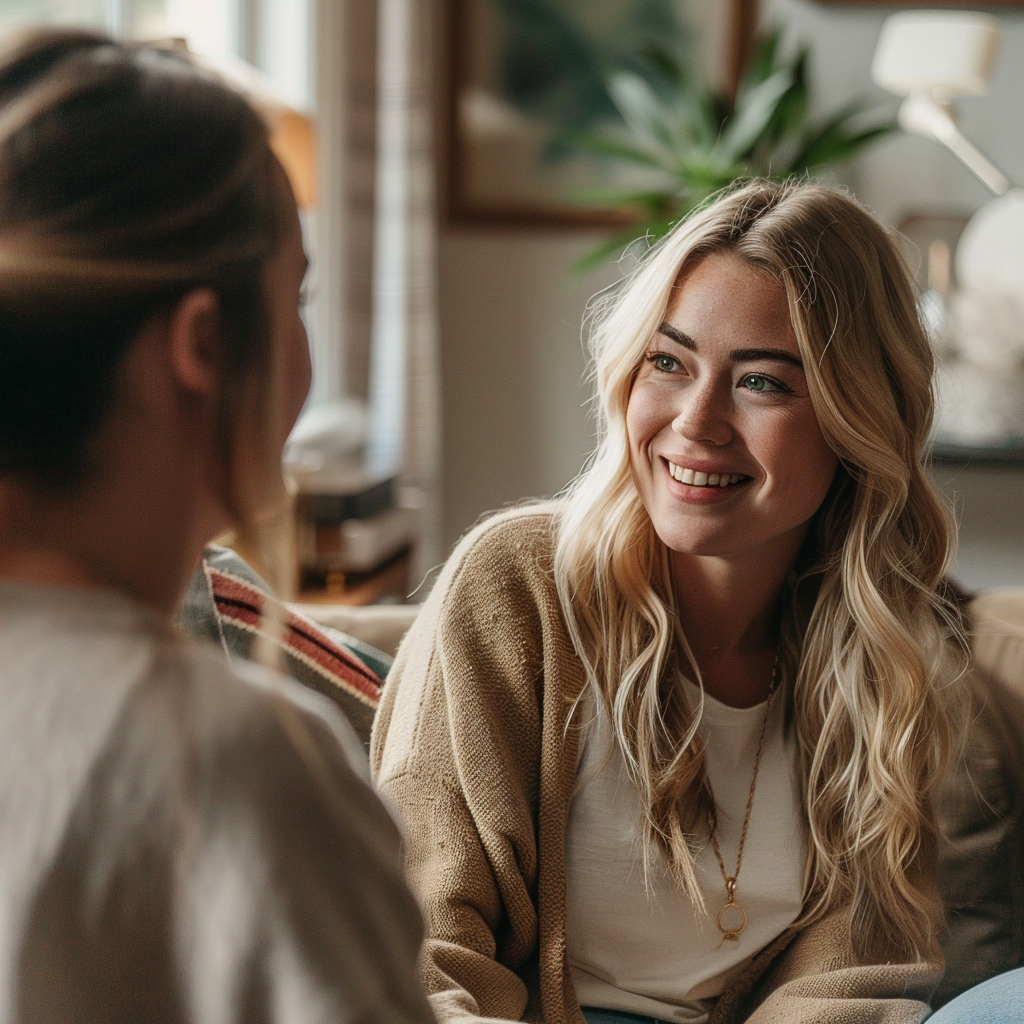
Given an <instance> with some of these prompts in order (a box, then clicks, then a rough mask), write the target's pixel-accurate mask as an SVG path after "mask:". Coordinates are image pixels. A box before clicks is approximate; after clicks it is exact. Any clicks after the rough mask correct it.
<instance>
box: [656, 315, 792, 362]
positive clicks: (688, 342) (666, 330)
mask: <svg viewBox="0 0 1024 1024" xmlns="http://www.w3.org/2000/svg"><path fill="white" fill-rule="evenodd" d="M658 333H659V334H664V335H665V337H666V338H671V339H672V341H674V342H675V343H676V344H677V345H682V346H683V348H686V349H689V350H690V351H691V352H696V351H697V343H696V342H695V341H694V340H693V338H691V337H690V336H689V335H688V334H684V333H683V332H682V331H680V330H679V329H678V328H675V327H673V326H672V325H671V324H662V325H661V326H660V327H659V328H658ZM729 358H730V359H731V360H732V361H733V362H734V363H751V362H756V361H758V360H761V359H770V360H773V361H774V362H777V363H789V364H790V366H795V367H796V368H797V369H798V370H802V369H803V368H804V364H803V363H802V362H801V361H800V359H799V358H798V357H797V356H795V355H793V353H792V352H787V351H786V350H785V349H784V348H734V349H733V350H732V351H731V352H730V353H729Z"/></svg>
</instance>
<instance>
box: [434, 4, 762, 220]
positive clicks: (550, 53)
mask: <svg viewBox="0 0 1024 1024" xmlns="http://www.w3.org/2000/svg"><path fill="white" fill-rule="evenodd" d="M448 5H449V7H448V10H449V18H448V39H447V51H448V61H447V83H446V84H447V88H446V103H445V106H446V110H445V115H446V116H445V125H444V128H445V131H444V134H445V136H446V138H445V144H444V145H443V147H442V151H443V154H444V160H443V165H442V168H441V171H442V174H441V180H442V193H443V197H444V209H445V213H446V220H447V221H448V222H449V223H453V224H480V225H483V224H490V225H508V226H524V227H529V226H536V227H551V226H594V227H600V226H614V225H623V224H628V223H630V222H632V221H634V220H635V216H636V215H635V212H633V211H630V210H624V209H620V208H616V207H614V206H608V205H606V204H604V203H602V202H601V201H600V200H599V197H598V192H599V187H600V185H601V184H602V181H601V174H600V167H599V166H598V164H597V163H596V162H595V161H594V159H593V158H590V157H586V156H583V155H581V154H579V153H578V152H574V151H573V148H572V146H571V144H570V143H569V142H567V140H570V139H571V136H572V133H573V132H574V131H587V130H588V129H590V128H592V127H594V126H595V125H596V124H599V123H600V121H601V118H607V117H608V116H609V115H610V114H611V113H612V109H611V107H610V100H609V98H608V96H607V92H606V90H605V89H604V79H603V76H604V75H605V74H606V72H607V69H608V68H609V67H624V68H625V69H629V67H630V64H629V62H630V60H635V59H636V55H637V54H638V53H641V52H643V50H644V48H645V46H648V45H656V46H658V47H661V48H663V49H665V50H668V51H674V52H676V53H680V54H685V59H686V60H688V61H691V62H694V65H693V66H694V70H695V72H696V73H697V74H698V75H699V77H700V79H701V81H703V82H704V83H705V84H707V85H710V86H713V87H715V88H717V89H719V90H720V91H721V92H723V93H724V94H726V95H728V96H731V95H733V94H734V93H735V88H736V84H737V82H738V80H739V76H740V72H741V70H742V68H743V66H744V65H745V63H746V59H747V56H748V54H749V52H750V49H751V46H752V42H753V37H754V30H755V25H756V17H757V2H756V0H723V2H716V3H708V2H707V0H610V2H605V3H602V4H600V5H597V4H593V3H588V2H587V0H448Z"/></svg>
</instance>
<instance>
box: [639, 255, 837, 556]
mask: <svg viewBox="0 0 1024 1024" xmlns="http://www.w3.org/2000/svg"><path fill="white" fill-rule="evenodd" d="M626 428H627V433H628V437H629V455H630V464H631V467H632V471H633V477H634V480H635V481H636V485H637V489H638V490H639V492H640V497H641V499H642V500H643V503H644V506H645V507H646V509H647V512H648V514H649V515H650V517H651V521H652V523H653V524H654V529H655V531H656V532H657V534H658V536H659V537H660V538H661V540H662V542H663V543H664V544H665V545H666V546H667V547H669V548H670V549H671V550H672V551H675V552H678V553H680V554H688V555H698V556H717V557H726V558H733V557H737V556H744V557H747V558H749V557H750V556H757V555H758V553H759V552H760V553H761V554H763V555H766V556H767V555H769V553H770V554H771V556H772V558H773V560H774V559H775V558H777V557H783V558H787V557H788V558H789V559H790V560H792V559H795V558H796V555H797V552H798V551H799V548H800V544H801V542H802V540H803V537H804V534H805V533H806V530H807V525H808V522H809V520H810V519H811V517H812V516H813V515H814V513H815V512H816V511H817V510H818V508H819V507H820V506H821V503H822V501H823V500H824V498H825V495H826V493H827V492H828V489H829V485H830V484H831V482H832V478H833V477H834V475H835V471H836V467H837V465H838V460H837V458H836V456H835V453H834V452H833V451H832V450H831V449H830V448H829V447H828V445H827V444H826V443H825V439H824V438H823V437H822V434H821V430H820V429H819V427H818V421H817V418H816V416H815V413H814V408H813V406H812V404H811V398H810V395H809V393H808V390H807V380H806V377H805V375H804V371H803V367H802V362H801V357H800V351H799V348H798V345H797V340H796V335H795V334H794V332H793V327H792V325H791V323H790V319H789V308H788V305H787V302H786V292H785V289H784V288H783V286H782V285H781V284H780V283H779V282H777V281H775V280H773V279H772V278H770V277H768V276H767V275H766V274H763V273H760V272H758V271H757V270H755V269H754V268H753V267H751V265H750V264H749V263H747V262H746V261H745V260H743V259H742V258H741V257H739V256H736V255H734V254H732V253H720V254H715V255H712V256H708V257H706V258H705V259H703V260H702V261H701V262H700V263H698V264H697V265H696V266H695V267H694V268H693V269H692V270H691V271H690V272H689V273H688V274H687V275H686V277H685V278H684V279H683V281H682V283H681V284H680V286H678V287H677V288H676V290H675V292H674V295H673V299H672V301H671V302H670V304H669V308H668V311H667V313H666V316H665V320H664V323H663V324H662V326H661V328H660V330H659V331H658V333H657V334H656V335H655V336H654V337H653V338H652V339H651V341H650V342H649V344H648V346H647V351H646V353H645V355H644V360H643V363H642V365H641V368H640V370H639V373H638V375H637V378H636V381H635V383H634V384H633V388H632V390H631V392H630V397H629V405H628V407H627V410H626Z"/></svg>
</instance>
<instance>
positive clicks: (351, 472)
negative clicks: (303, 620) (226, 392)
mask: <svg viewBox="0 0 1024 1024" xmlns="http://www.w3.org/2000/svg"><path fill="white" fill-rule="evenodd" d="M295 482H296V485H297V494H296V499H295V520H296V527H297V539H298V558H299V599H300V600H301V601H312V602H315V601H323V602H333V603H340V604H371V603H373V602H375V601H381V600H402V599H404V598H405V596H406V595H407V593H408V591H409V563H410V554H411V551H412V546H413V544H414V543H415V540H416V512H415V510H414V509H411V508H403V507H401V506H400V505H399V504H398V503H397V501H396V496H397V487H396V483H397V481H396V478H395V477H394V476H380V475H373V474H371V473H368V472H367V471H366V470H365V469H363V468H361V467H359V468H340V469H339V468H335V469H322V470H317V471H316V472H307V473H302V474H300V475H297V476H296V478H295Z"/></svg>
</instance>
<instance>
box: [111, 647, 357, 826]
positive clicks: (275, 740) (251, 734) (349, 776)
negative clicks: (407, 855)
mask: <svg viewBox="0 0 1024 1024" xmlns="http://www.w3.org/2000/svg"><path fill="white" fill-rule="evenodd" d="M104 760H105V765H104V769H103V771H102V772H101V777H103V778H106V779H107V780H108V781H109V782H110V784H111V785H112V786H114V787H115V788H116V786H117V785H118V784H119V780H123V779H126V778H134V779H137V780H140V781H142V780H144V784H143V786H142V793H143V794H144V795H145V799H143V800H142V801H140V803H139V813H140V814H144V813H146V810H145V808H146V806H148V810H149V813H150V814H152V815H153V816H155V818H160V817H162V816H163V811H162V810H161V805H163V804H165V803H166V802H167V801H169V800H172V798H173V801H176V802H178V803H179V805H180V806H185V807H189V808H191V810H190V814H191V815H193V817H194V820H196V821H199V822H206V824H207V825H208V826H211V827H213V825H214V822H215V819H216V818H217V817H218V815H219V814H220V813H221V810H223V809H225V808H227V807H232V808H234V813H240V812H241V813H244V815H245V816H246V817H249V818H250V819H252V820H257V819H259V820H261V821H263V822H264V823H265V824H266V825H267V827H271V826H273V814H270V813H267V812H268V810H270V809H274V813H275V814H277V813H280V814H282V815H283V818H282V821H284V820H287V818H288V816H289V814H290V813H291V809H294V810H295V811H296V812H298V809H299V807H300V806H301V807H302V808H303V809H304V810H303V812H302V813H306V814H309V813H311V812H312V806H311V804H310V797H311V796H312V798H313V803H316V802H317V801H319V802H321V803H323V805H324V808H327V806H328V805H331V806H334V805H335V804H336V803H337V800H336V794H337V793H341V794H343V799H342V802H343V803H345V804H347V805H349V806H350V809H352V810H354V809H355V807H356V806H357V805H360V806H361V807H362V813H367V812H370V813H372V812H373V809H372V807H370V805H369V804H368V802H367V801H366V800H365V798H364V795H363V794H362V790H363V789H366V788H367V782H366V780H367V779H368V777H369V773H368V768H367V765H366V762H365V754H364V753H363V750H362V747H361V745H360V743H359V741H358V739H357V738H356V737H355V735H354V733H353V731H352V728H351V726H349V725H348V723H347V722H346V721H345V720H344V718H343V717H342V715H341V714H340V713H339V712H338V711H337V709H336V708H335V707H334V706H333V705H332V704H331V702H330V701H329V700H328V699H327V698H325V697H323V696H321V695H319V694H316V693H313V692H311V691H309V690H307V689H305V688H304V687H301V686H300V685H298V684H296V683H294V682H292V681H291V680H288V679H287V678H285V677H284V676H279V675H277V674H276V673H273V672H270V671H268V670H266V669H263V668H261V667H260V666H258V665H251V664H239V665H237V666H234V667H232V666H229V665H228V664H227V663H226V661H225V659H224V658H223V656H222V655H221V654H220V653H219V652H218V651H216V650H215V649H212V648H211V649H206V648H205V647H203V646H200V645H198V644H193V643H190V642H187V641H182V640H178V639H176V638H168V639H166V640H162V641H159V642H158V643H157V644H156V653H155V656H154V660H153V665H152V669H151V671H150V672H149V673H148V674H147V675H146V677H145V678H143V679H141V680H140V681H139V683H138V685H137V686H136V687H135V690H134V692H133V693H132V694H131V696H130V698H129V699H128V700H127V702H126V704H125V706H124V709H123V712H122V715H121V721H120V722H119V723H118V724H117V727H116V729H115V730H114V733H113V735H112V738H111V742H110V744H109V747H108V750H107V752H106V755H105V758H104ZM318 776H319V777H318ZM324 785H326V791H322V790H323V789H324ZM112 792H113V791H112ZM371 803H372V802H371ZM374 816H376V815H374ZM151 820H152V819H151Z"/></svg>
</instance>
